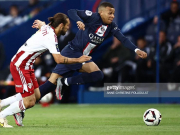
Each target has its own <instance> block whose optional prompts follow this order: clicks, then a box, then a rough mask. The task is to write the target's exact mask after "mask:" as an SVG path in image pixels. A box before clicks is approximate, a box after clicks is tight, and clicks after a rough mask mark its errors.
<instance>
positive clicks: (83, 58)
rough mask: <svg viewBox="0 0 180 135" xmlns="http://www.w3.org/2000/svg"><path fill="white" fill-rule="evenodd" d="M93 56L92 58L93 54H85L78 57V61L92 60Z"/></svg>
mask: <svg viewBox="0 0 180 135" xmlns="http://www.w3.org/2000/svg"><path fill="white" fill-rule="evenodd" d="M91 58H92V57H91V56H86V55H83V56H81V57H79V58H78V61H79V63H83V62H85V61H88V60H90V59H91Z"/></svg>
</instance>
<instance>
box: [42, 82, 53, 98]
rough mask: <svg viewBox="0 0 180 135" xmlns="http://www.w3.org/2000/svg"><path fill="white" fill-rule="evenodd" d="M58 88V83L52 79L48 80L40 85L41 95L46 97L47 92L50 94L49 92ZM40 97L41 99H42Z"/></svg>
mask: <svg viewBox="0 0 180 135" xmlns="http://www.w3.org/2000/svg"><path fill="white" fill-rule="evenodd" d="M55 89H56V85H55V84H53V83H51V82H50V81H46V82H45V83H44V84H43V85H41V86H39V90H40V93H41V97H40V99H41V98H42V97H44V96H45V95H46V94H48V93H49V92H52V91H54V90H55ZM40 99H39V100H40Z"/></svg>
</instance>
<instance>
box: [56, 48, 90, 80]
mask: <svg viewBox="0 0 180 135" xmlns="http://www.w3.org/2000/svg"><path fill="white" fill-rule="evenodd" d="M61 55H62V56H65V57H69V58H79V57H80V56H82V55H83V54H82V52H80V51H77V50H75V49H73V48H72V47H70V45H67V46H66V47H64V49H63V50H62V51H61ZM89 62H92V60H89V61H86V62H85V63H89ZM81 68H82V63H77V64H57V65H56V67H55V68H54V70H53V73H57V74H59V75H61V76H63V77H70V76H72V75H73V73H74V72H76V71H79V69H81Z"/></svg>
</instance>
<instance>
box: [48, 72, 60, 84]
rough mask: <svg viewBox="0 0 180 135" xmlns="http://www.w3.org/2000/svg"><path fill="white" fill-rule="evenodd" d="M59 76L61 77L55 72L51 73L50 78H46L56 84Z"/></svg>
mask: <svg viewBox="0 0 180 135" xmlns="http://www.w3.org/2000/svg"><path fill="white" fill-rule="evenodd" d="M59 77H62V76H60V75H59V74H57V73H52V74H51V76H50V78H49V79H48V80H49V81H50V82H51V83H53V84H56V80H57V79H58V78H59Z"/></svg>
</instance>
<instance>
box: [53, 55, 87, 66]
mask: <svg viewBox="0 0 180 135" xmlns="http://www.w3.org/2000/svg"><path fill="white" fill-rule="evenodd" d="M52 55H53V57H54V60H55V61H56V63H58V64H75V63H83V62H85V61H88V60H90V59H91V57H90V56H86V55H82V56H81V57H79V58H68V57H64V56H62V55H61V54H52Z"/></svg>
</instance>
